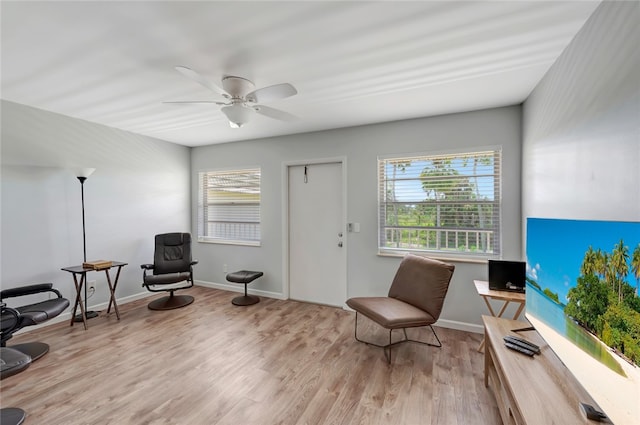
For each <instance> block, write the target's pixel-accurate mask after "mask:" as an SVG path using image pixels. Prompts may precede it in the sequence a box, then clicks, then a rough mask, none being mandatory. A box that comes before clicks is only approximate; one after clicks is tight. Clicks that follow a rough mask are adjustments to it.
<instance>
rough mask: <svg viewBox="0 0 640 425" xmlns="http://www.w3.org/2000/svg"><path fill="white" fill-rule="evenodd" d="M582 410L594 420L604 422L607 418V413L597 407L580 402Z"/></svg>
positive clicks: (588, 417)
mask: <svg viewBox="0 0 640 425" xmlns="http://www.w3.org/2000/svg"><path fill="white" fill-rule="evenodd" d="M580 410H581V411H582V413H584V415H585V416H586V417H587V419H591V420H592V421H596V422H602V421H604V420H605V419H607V415H605V414H604V413H602V412H600V411H599V410H596V409H595V407H593V406H592V405H590V404H586V403H580Z"/></svg>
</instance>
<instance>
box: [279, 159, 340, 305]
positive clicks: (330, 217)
mask: <svg viewBox="0 0 640 425" xmlns="http://www.w3.org/2000/svg"><path fill="white" fill-rule="evenodd" d="M342 204H343V187H342V163H340V162H333V163H323V164H310V165H300V166H290V167H289V298H291V299H294V300H299V301H307V302H313V303H318V304H327V305H333V306H340V307H342V306H343V305H344V303H345V301H346V295H347V261H346V248H345V247H344V243H345V241H346V232H345V227H346V226H345V218H344V217H343V214H344V213H343V205H342Z"/></svg>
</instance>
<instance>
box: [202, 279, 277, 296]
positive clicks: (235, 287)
mask: <svg viewBox="0 0 640 425" xmlns="http://www.w3.org/2000/svg"><path fill="white" fill-rule="evenodd" d="M194 283H195V285H198V286H203V287H205V288H214V289H221V290H223V291H230V292H240V293H244V285H242V284H230V283H215V282H205V281H202V280H196V281H195V282H194ZM247 293H248V294H251V295H256V296H259V297H266V298H275V299H277V300H286V299H287V298H286V297H285V296H284V294H282V293H281V292H271V291H261V290H260V289H253V288H251V286H247Z"/></svg>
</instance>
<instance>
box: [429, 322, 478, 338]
mask: <svg viewBox="0 0 640 425" xmlns="http://www.w3.org/2000/svg"><path fill="white" fill-rule="evenodd" d="M434 325H435V326H440V327H442V328H447V329H456V330H459V331H466V332H473V333H476V334H482V333H484V326H482V325H476V324H475V323H466V322H458V321H456V320H447V319H440V320H438V321H437V322H436V323H434Z"/></svg>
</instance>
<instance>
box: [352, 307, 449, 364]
mask: <svg viewBox="0 0 640 425" xmlns="http://www.w3.org/2000/svg"><path fill="white" fill-rule="evenodd" d="M355 323H356V325H355V331H354V337H355V339H356V341H358V342H362V343H364V344H367V345H373V346H374V347H379V348H382V349H383V350H384V356H385V358H386V359H387V363H388V364H391V348H392V347H393V346H395V345H398V344H402V343H405V342H415V343H417V344H422V345H429V346H431V347H438V348H440V347H442V343H441V342H440V338H438V334H436V331H435V329H433V326H431V325H428V326H429V328H430V329H431V332H433V336H435V337H436V341H438V343H437V344H432V343H430V342H426V341H418V340H415V339H409V336H408V335H407V328H402V332H403V333H404V339H402V340H400V341H396V342H393V343H392V342H391V331H393V329H389V343H388V344H386V345H380V344H376V343H374V342H369V341H365V340H362V339H360V338H358V312H357V311H356V321H355Z"/></svg>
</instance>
